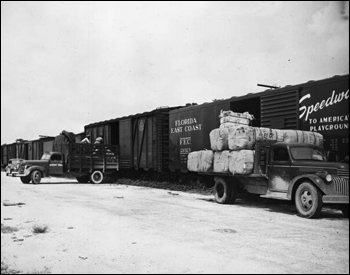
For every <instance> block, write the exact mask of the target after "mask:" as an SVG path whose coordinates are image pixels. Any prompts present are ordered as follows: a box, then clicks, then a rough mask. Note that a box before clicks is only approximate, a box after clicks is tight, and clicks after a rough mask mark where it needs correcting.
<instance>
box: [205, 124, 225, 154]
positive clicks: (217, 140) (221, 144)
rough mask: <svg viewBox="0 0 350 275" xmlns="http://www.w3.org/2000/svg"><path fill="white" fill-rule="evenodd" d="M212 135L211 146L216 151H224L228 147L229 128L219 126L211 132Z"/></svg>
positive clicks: (210, 135)
mask: <svg viewBox="0 0 350 275" xmlns="http://www.w3.org/2000/svg"><path fill="white" fill-rule="evenodd" d="M209 137H210V147H211V149H212V150H214V151H223V150H227V149H228V143H227V138H228V129H227V128H218V129H214V130H212V131H211V132H210V134H209Z"/></svg>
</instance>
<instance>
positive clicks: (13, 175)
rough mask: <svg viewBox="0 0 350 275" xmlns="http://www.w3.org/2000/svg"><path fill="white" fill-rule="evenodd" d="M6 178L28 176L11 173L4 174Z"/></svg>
mask: <svg viewBox="0 0 350 275" xmlns="http://www.w3.org/2000/svg"><path fill="white" fill-rule="evenodd" d="M6 176H8V177H26V176H28V174H20V173H18V172H15V171H13V172H11V173H6Z"/></svg>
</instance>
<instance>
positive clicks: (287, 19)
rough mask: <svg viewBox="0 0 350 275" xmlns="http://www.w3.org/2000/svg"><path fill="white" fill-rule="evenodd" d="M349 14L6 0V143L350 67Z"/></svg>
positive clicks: (244, 6) (292, 5) (254, 6)
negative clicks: (7, 0) (259, 85)
mask: <svg viewBox="0 0 350 275" xmlns="http://www.w3.org/2000/svg"><path fill="white" fill-rule="evenodd" d="M342 3H343V4H342ZM344 3H345V4H344ZM344 13H345V15H344ZM348 15H349V5H348V2H343V1H332V2H317V1H316V2H306V1H298V2H251V1H246V2H239V1H238V2H217V1H215V2H198V1H195V2H188V1H186V2H158V1H157V2H120V1H115V2H114V1H113V2H102V1H98V2H94V1H92V2H84V1H79V2H63V1H62V2H51V1H44V2H30V1H28V2H27V1H25V2H18V1H12V2H11V1H9V2H6V1H1V144H4V143H12V142H14V141H15V140H16V139H17V138H23V139H28V140H32V139H37V138H39V135H49V136H56V135H58V134H59V133H60V132H61V131H62V130H67V131H71V132H74V133H80V132H83V130H84V125H87V124H90V123H93V122H99V121H103V120H108V119H112V118H117V117H121V116H126V115H131V114H136V113H142V112H146V111H151V110H153V109H156V108H157V107H160V106H178V105H184V104H186V103H192V102H196V103H199V104H200V103H203V102H211V101H212V100H213V99H222V98H230V97H232V96H240V95H245V94H247V93H255V92H260V91H263V90H264V88H262V87H258V86H257V84H258V83H262V84H267V85H276V86H282V87H283V86H286V85H294V84H300V83H304V82H307V81H309V80H320V79H325V78H329V77H332V76H334V75H345V74H348V73H349V19H348Z"/></svg>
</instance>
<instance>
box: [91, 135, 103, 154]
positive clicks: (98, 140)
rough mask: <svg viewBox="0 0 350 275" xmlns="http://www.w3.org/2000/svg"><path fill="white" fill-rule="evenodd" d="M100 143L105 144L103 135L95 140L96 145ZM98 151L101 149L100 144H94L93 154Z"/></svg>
mask: <svg viewBox="0 0 350 275" xmlns="http://www.w3.org/2000/svg"><path fill="white" fill-rule="evenodd" d="M99 144H103V138H102V137H97V138H96V140H95V142H94V145H99ZM98 151H99V148H98V146H94V149H93V154H94V155H96V154H97V152H98Z"/></svg>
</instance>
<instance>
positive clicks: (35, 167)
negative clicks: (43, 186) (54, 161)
mask: <svg viewBox="0 0 350 275" xmlns="http://www.w3.org/2000/svg"><path fill="white" fill-rule="evenodd" d="M34 170H39V171H40V172H41V174H42V176H43V177H45V176H47V175H46V173H45V169H44V167H41V166H37V165H34V166H30V167H28V168H27V169H25V170H24V174H25V175H26V176H29V175H30V174H31V173H32V172H33V171H34Z"/></svg>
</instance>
